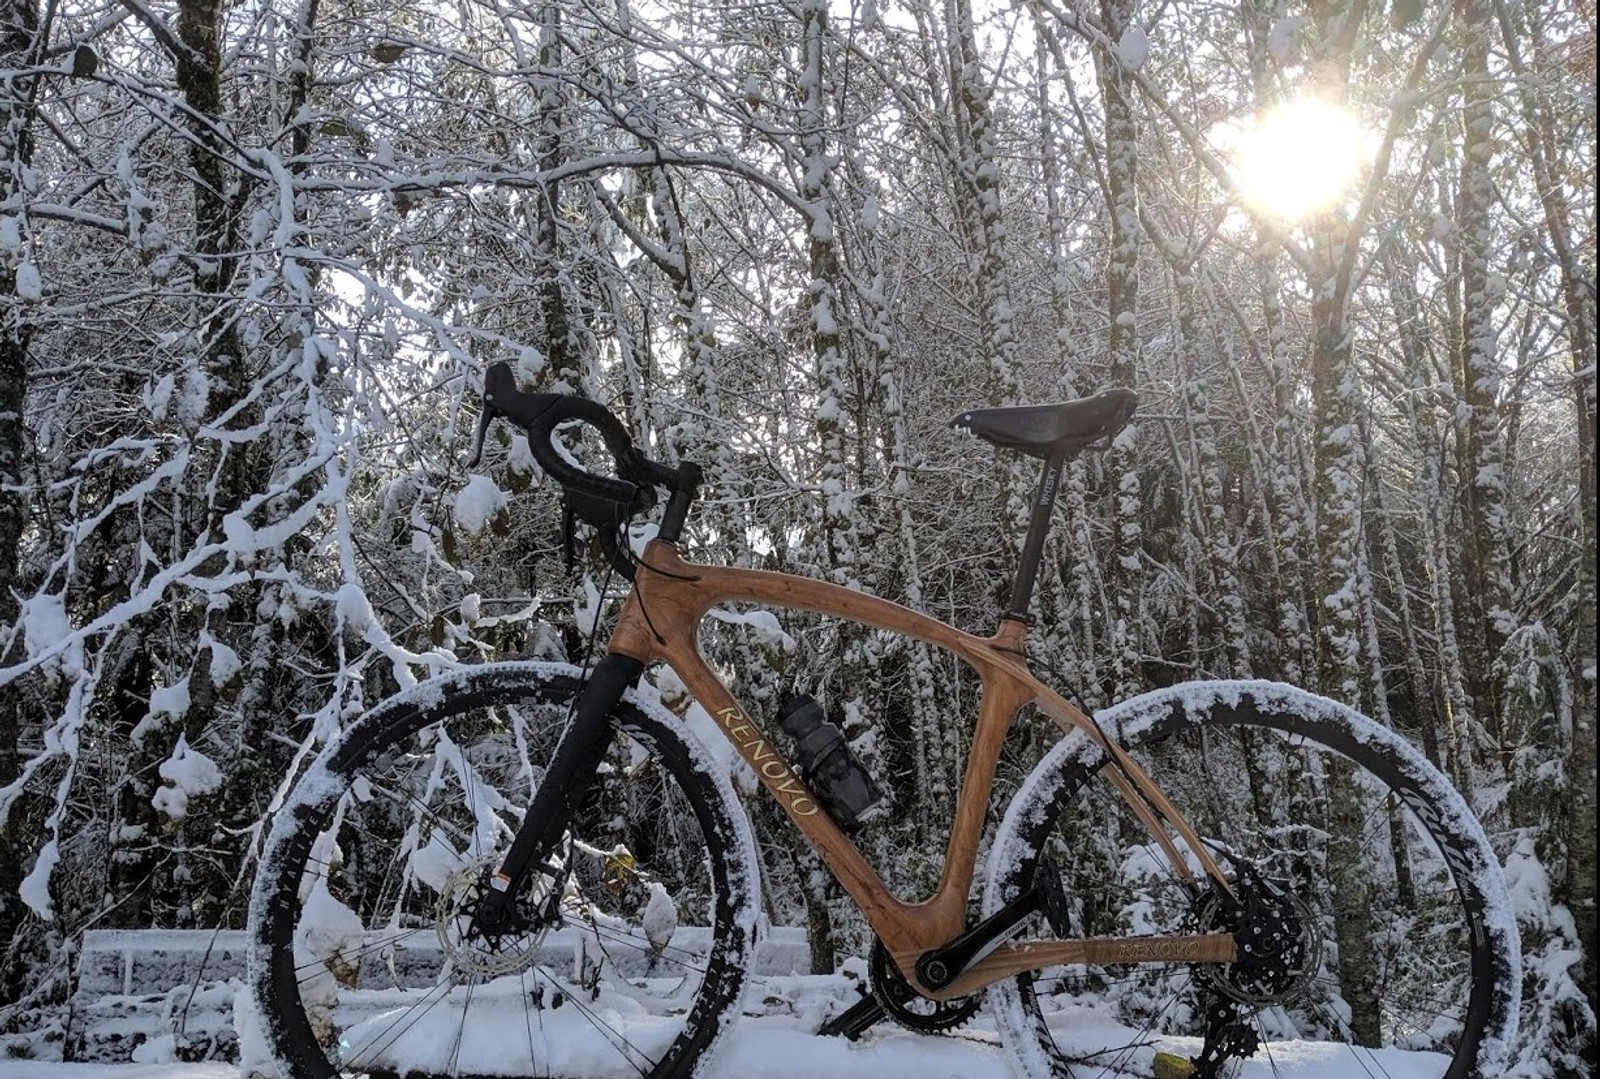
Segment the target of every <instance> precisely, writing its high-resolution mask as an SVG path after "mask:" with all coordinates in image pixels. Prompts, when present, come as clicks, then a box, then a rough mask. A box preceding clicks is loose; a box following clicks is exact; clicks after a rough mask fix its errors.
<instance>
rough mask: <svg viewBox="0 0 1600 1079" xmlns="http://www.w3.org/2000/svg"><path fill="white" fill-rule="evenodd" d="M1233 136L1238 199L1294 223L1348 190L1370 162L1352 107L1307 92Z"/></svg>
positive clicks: (1367, 138)
mask: <svg viewBox="0 0 1600 1079" xmlns="http://www.w3.org/2000/svg"><path fill="white" fill-rule="evenodd" d="M1231 141H1233V142H1234V145H1233V146H1232V147H1231V149H1232V156H1233V176H1234V184H1235V188H1236V190H1237V192H1238V196H1239V199H1240V201H1242V202H1243V203H1245V204H1246V205H1247V206H1249V207H1251V208H1253V209H1255V210H1257V211H1258V212H1260V213H1263V214H1266V215H1267V216H1268V217H1271V218H1274V219H1276V220H1279V221H1283V222H1286V223H1289V224H1293V223H1296V222H1300V221H1304V220H1305V219H1306V218H1308V217H1310V216H1312V215H1313V214H1316V213H1320V212H1321V211H1323V210H1326V209H1329V208H1330V207H1332V206H1334V205H1335V204H1337V203H1338V202H1339V201H1340V200H1341V199H1342V198H1344V197H1345V195H1346V194H1348V193H1349V191H1350V189H1351V187H1352V186H1354V184H1355V180H1356V177H1357V176H1358V175H1359V174H1360V172H1361V170H1362V167H1363V166H1364V165H1365V164H1366V162H1367V158H1368V156H1369V142H1370V136H1369V133H1368V132H1367V130H1366V129H1365V128H1364V127H1363V126H1362V124H1361V121H1360V120H1358V119H1357V118H1356V115H1355V114H1354V113H1353V112H1351V111H1350V110H1349V109H1346V108H1343V107H1341V106H1339V105H1335V104H1332V103H1331V102H1328V101H1323V100H1321V99H1319V98H1312V97H1306V98H1298V99H1295V100H1293V101H1286V102H1284V103H1283V104H1281V105H1279V106H1277V107H1276V108H1274V109H1272V110H1271V111H1269V112H1267V113H1265V114H1264V115H1262V116H1261V117H1260V119H1258V120H1257V121H1256V123H1255V126H1254V127H1251V128H1249V129H1247V130H1245V131H1242V132H1239V133H1237V135H1236V136H1235V138H1234V139H1233V140H1231Z"/></svg>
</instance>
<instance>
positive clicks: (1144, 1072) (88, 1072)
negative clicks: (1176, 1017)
mask: <svg viewBox="0 0 1600 1079" xmlns="http://www.w3.org/2000/svg"><path fill="white" fill-rule="evenodd" d="M826 995H827V996H831V995H832V994H826ZM822 996H823V994H819V995H817V996H815V997H812V998H811V999H810V1000H809V1001H808V1000H807V999H806V998H805V996H804V995H803V996H802V997H801V999H800V1000H798V1001H795V1002H792V1003H794V1004H796V1005H798V1007H797V1008H796V1010H795V1011H794V1012H793V1013H792V1014H780V1015H747V1016H745V1017H743V1018H741V1019H740V1021H739V1022H738V1024H737V1025H736V1026H735V1027H734V1030H733V1032H732V1034H731V1036H730V1037H729V1040H728V1044H727V1045H726V1046H725V1048H724V1051H723V1054H722V1056H721V1057H720V1058H719V1059H718V1068H717V1071H718V1073H719V1075H720V1076H725V1077H726V1079H1014V1077H1013V1075H1012V1072H1011V1070H1010V1069H1009V1067H1008V1066H1007V1063H1006V1058H1005V1054H1004V1053H1003V1052H1002V1050H1001V1049H1000V1046H999V1044H998V1041H997V1039H996V1036H995V1034H994V1031H993V1028H992V1026H991V1025H990V1024H989V1023H988V1022H987V1020H986V1019H985V1018H984V1017H983V1016H981V1015H980V1016H979V1017H978V1018H977V1019H975V1020H974V1021H973V1023H972V1024H971V1025H970V1026H969V1027H965V1028H962V1029H961V1030H959V1031H956V1032H955V1033H953V1034H948V1035H943V1036H932V1035H918V1034H915V1033H912V1032H910V1031H906V1030H902V1029H899V1028H896V1027H893V1026H890V1025H880V1026H878V1027H876V1028H874V1029H873V1030H871V1031H869V1032H868V1033H867V1035H866V1036H865V1037H863V1038H862V1039H861V1040H860V1041H857V1042H850V1041H847V1040H845V1039H843V1038H831V1037H819V1036H818V1035H816V1034H814V1033H811V1031H813V1030H814V1029H815V1028H816V1026H817V1024H818V1023H819V1022H820V1021H821V1020H822V1019H823V1018H824V1017H825V1016H824V1015H821V1014H813V1010H814V1009H816V1008H819V1007H821V1006H822V999H821V997H822ZM788 1003H791V1002H785V1004H788ZM1072 1018H1073V1019H1074V1021H1075V1022H1081V1023H1082V1024H1083V1026H1084V1027H1085V1028H1092V1027H1094V1026H1095V1025H1096V1024H1103V1023H1104V1022H1106V1020H1105V1019H1104V1018H1103V1017H1100V1016H1098V1015H1096V1013H1095V1012H1094V1011H1093V1010H1092V1009H1087V1008H1086V1009H1084V1011H1083V1012H1082V1014H1081V1015H1078V1016H1073V1017H1072ZM1197 1048H1198V1047H1197V1046H1195V1047H1191V1049H1190V1051H1195V1049H1197ZM1440 1070H1441V1065H1440V1059H1439V1058H1438V1057H1433V1056H1430V1055H1427V1054H1411V1053H1399V1052H1384V1053H1382V1054H1381V1056H1380V1058H1379V1059H1378V1060H1374V1059H1372V1058H1363V1059H1361V1060H1358V1059H1356V1058H1355V1057H1354V1056H1352V1055H1351V1052H1350V1050H1349V1049H1348V1048H1347V1047H1345V1046H1341V1045H1329V1044H1313V1043H1287V1044H1285V1043H1277V1044H1274V1045H1273V1047H1272V1057H1271V1059H1270V1060H1269V1059H1266V1058H1265V1057H1262V1058H1258V1059H1255V1060H1251V1061H1247V1062H1246V1063H1245V1065H1244V1067H1243V1068H1242V1069H1241V1070H1240V1072H1239V1076H1238V1079H1350V1077H1351V1076H1359V1075H1381V1076H1384V1077H1385V1079H1433V1077H1435V1076H1437V1075H1438V1074H1439V1073H1440ZM1151 1074H1152V1072H1151V1069H1150V1064H1149V1061H1148V1059H1146V1060H1144V1061H1140V1062H1139V1063H1138V1064H1137V1065H1136V1066H1135V1068H1134V1070H1132V1071H1121V1070H1109V1069H1102V1068H1097V1067H1085V1068H1083V1069H1081V1072H1080V1079H1099V1077H1102V1076H1103V1077H1105V1079H1117V1077H1121V1079H1127V1077H1130V1076H1139V1077H1143V1079H1148V1077H1149V1076H1150V1075H1151ZM238 1075H239V1072H238V1069H237V1068H236V1067H234V1066H233V1065H230V1064H220V1063H207V1064H180V1063H155V1064H62V1063H47V1062H42V1061H25V1060H0V1079H238ZM571 1079H587V1077H584V1076H573V1077H571Z"/></svg>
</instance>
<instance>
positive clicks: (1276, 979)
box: [1191, 858, 1322, 1079]
mask: <svg viewBox="0 0 1600 1079" xmlns="http://www.w3.org/2000/svg"><path fill="white" fill-rule="evenodd" d="M1229 861H1230V862H1231V863H1232V866H1233V869H1234V882H1233V894H1232V895H1227V894H1225V893H1223V892H1221V891H1220V890H1218V889H1213V890H1211V891H1210V892H1207V893H1205V894H1204V895H1203V896H1202V897H1201V898H1200V900H1199V901H1198V902H1197V903H1196V905H1195V917H1196V919H1197V920H1198V922H1199V923H1200V931H1201V932H1219V931H1220V932H1227V933H1232V934H1233V938H1234V940H1235V942H1236V943H1237V945H1238V957H1237V958H1236V959H1235V960H1234V961H1233V962H1232V963H1228V964H1226V965H1223V964H1217V963H1203V964H1198V965H1196V967H1195V977H1196V980H1197V981H1199V982H1200V984H1202V985H1204V986H1205V987H1206V988H1207V989H1208V990H1210V994H1209V997H1210V999H1209V1001H1208V1002H1207V1005H1206V1031H1205V1041H1204V1042H1203V1043H1202V1045H1201V1049H1200V1055H1199V1056H1197V1057H1195V1058H1193V1059H1192V1061H1191V1063H1192V1064H1193V1065H1194V1071H1193V1073H1192V1075H1193V1077H1194V1079H1220V1077H1221V1075H1222V1074H1223V1072H1222V1069H1223V1067H1224V1066H1225V1065H1226V1064H1227V1063H1228V1062H1229V1061H1231V1060H1243V1059H1245V1058H1246V1057H1250V1056H1254V1055H1255V1053H1256V1051H1257V1050H1258V1049H1260V1048H1261V1038H1260V1035H1259V1034H1257V1032H1256V1027H1255V1025H1254V1024H1253V1023H1252V1022H1251V1021H1250V1020H1251V1017H1252V1016H1254V1015H1255V1014H1256V1013H1257V1012H1259V1011H1260V1010H1261V1009H1263V1008H1267V1007H1271V1006H1273V1005H1279V1004H1288V1003H1290V1002H1292V1001H1294V1000H1295V999H1296V998H1298V997H1299V996H1300V995H1301V994H1303V993H1304V992H1305V990H1306V987H1307V986H1308V985H1309V984H1310V982H1311V979H1312V978H1313V977H1314V976H1315V975H1316V972H1317V969H1318V967H1319V966H1320V964H1321V961H1322V934H1321V932H1320V931H1319V929H1318V927H1317V919H1316V915H1315V913H1314V912H1313V911H1312V910H1311V908H1310V907H1308V906H1307V905H1306V904H1305V903H1304V902H1302V901H1301V900H1300V899H1299V898H1297V897H1296V896H1295V895H1294V894H1293V893H1291V892H1290V891H1289V889H1288V887H1287V886H1286V885H1285V884H1282V883H1280V882H1276V881H1272V880H1268V879H1267V878H1266V877H1264V876H1262V874H1261V872H1260V871H1259V870H1257V869H1256V867H1255V866H1254V865H1252V864H1251V863H1249V862H1246V861H1244V860H1242V859H1238V858H1229Z"/></svg>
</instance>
